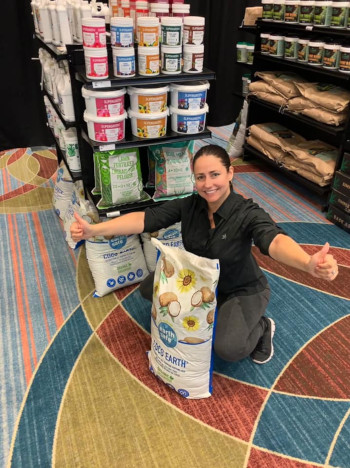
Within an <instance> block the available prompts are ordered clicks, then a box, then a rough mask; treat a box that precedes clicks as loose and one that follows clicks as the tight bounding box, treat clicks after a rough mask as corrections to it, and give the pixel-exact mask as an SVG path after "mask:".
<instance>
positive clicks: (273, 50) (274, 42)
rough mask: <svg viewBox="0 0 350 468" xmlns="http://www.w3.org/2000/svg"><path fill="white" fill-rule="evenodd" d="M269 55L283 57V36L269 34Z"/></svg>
mask: <svg viewBox="0 0 350 468" xmlns="http://www.w3.org/2000/svg"><path fill="white" fill-rule="evenodd" d="M270 55H272V56H274V57H283V55H284V36H277V35H275V34H270Z"/></svg>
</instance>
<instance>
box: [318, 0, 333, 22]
mask: <svg viewBox="0 0 350 468" xmlns="http://www.w3.org/2000/svg"><path fill="white" fill-rule="evenodd" d="M332 4H333V2H332V1H323V2H318V1H316V2H315V15H314V25H315V26H330V24H331V18H332Z"/></svg>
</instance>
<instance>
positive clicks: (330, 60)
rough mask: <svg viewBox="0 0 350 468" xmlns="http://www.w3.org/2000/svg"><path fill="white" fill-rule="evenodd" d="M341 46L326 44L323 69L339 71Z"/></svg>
mask: <svg viewBox="0 0 350 468" xmlns="http://www.w3.org/2000/svg"><path fill="white" fill-rule="evenodd" d="M339 59H340V45H339V44H325V45H324V52H323V68H328V69H329V70H337V69H338V68H339Z"/></svg>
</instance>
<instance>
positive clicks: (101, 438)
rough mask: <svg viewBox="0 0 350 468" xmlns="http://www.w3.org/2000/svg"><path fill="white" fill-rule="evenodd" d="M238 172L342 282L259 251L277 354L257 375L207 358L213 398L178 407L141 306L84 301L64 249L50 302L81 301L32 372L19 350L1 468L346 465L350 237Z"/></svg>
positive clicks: (85, 287) (79, 271)
mask: <svg viewBox="0 0 350 468" xmlns="http://www.w3.org/2000/svg"><path fill="white" fill-rule="evenodd" d="M245 169H246V170H244V166H242V167H241V170H240V171H236V176H235V184H236V187H237V191H239V192H240V193H243V194H244V195H245V196H248V197H250V196H252V197H254V199H257V198H259V203H261V204H265V205H266V207H267V209H268V210H269V211H270V212H271V213H272V215H273V217H274V219H276V220H277V221H278V222H279V224H280V225H281V226H282V227H283V228H284V229H285V230H286V232H288V233H289V234H291V235H292V236H293V237H294V238H295V239H296V240H297V241H298V242H301V243H302V244H304V247H305V249H306V250H308V251H309V252H310V253H312V252H314V251H315V250H316V249H317V248H319V246H321V245H323V244H324V242H326V241H329V242H330V244H331V252H332V254H333V255H334V256H335V257H336V258H337V260H338V262H339V265H340V274H339V276H338V278H337V279H336V280H335V281H334V282H333V283H332V284H330V283H328V282H325V281H324V282H323V281H319V280H316V279H313V278H311V279H310V278H309V277H307V275H304V274H303V273H300V272H298V271H296V270H293V269H291V268H286V267H283V266H281V265H279V264H277V263H276V262H274V261H273V260H272V259H270V258H267V257H264V256H262V255H261V254H259V252H258V251H256V250H254V254H255V255H256V257H257V259H258V261H259V263H260V265H261V266H262V268H263V269H264V271H265V272H266V275H267V277H268V280H269V283H270V285H271V289H272V296H271V301H270V304H269V307H268V315H269V316H271V317H272V318H273V319H274V320H275V322H276V327H277V330H276V335H275V339H274V345H275V356H274V358H273V359H272V360H271V361H270V362H269V363H268V364H266V365H264V366H257V365H255V364H254V363H252V362H251V361H250V360H249V359H245V360H243V361H241V362H239V363H227V362H224V361H222V360H220V359H218V358H215V365H214V376H213V395H212V397H210V398H208V399H202V400H186V399H184V398H182V397H181V396H180V395H178V394H177V393H175V392H174V391H172V390H170V389H169V388H168V387H167V386H165V385H164V384H163V383H162V382H160V381H159V380H157V379H156V378H155V377H154V375H153V374H152V373H151V372H150V371H149V370H148V358H147V356H146V352H147V351H148V350H149V349H150V341H151V340H150V305H149V304H148V303H147V301H145V300H144V299H143V298H142V297H141V296H140V294H139V291H138V286H137V285H134V286H130V287H127V288H124V289H121V290H119V291H116V292H115V293H112V294H110V295H108V296H105V297H103V298H100V299H96V298H93V297H92V294H93V292H94V283H93V279H92V277H91V274H90V271H89V268H88V264H87V260H86V255H85V247H84V246H82V247H80V249H79V253H78V258H77V263H76V265H75V256H74V255H71V253H70V252H68V248H66V251H67V252H68V254H67V255H68V257H67V258H69V259H70V260H71V266H72V265H73V267H74V268H73V269H75V268H76V271H75V274H76V276H75V278H72V277H71V276H69V275H67V271H68V272H69V271H72V268H71V267H70V268H67V270H66V271H65V274H66V275H67V276H68V278H67V281H66V282H65V287H66V288H68V289H67V290H66V291H65V292H63V291H61V292H60V294H57V296H58V297H59V298H60V299H61V296H68V295H70V294H71V291H70V290H69V288H72V285H70V284H69V283H70V282H71V283H73V287H74V288H75V287H77V293H78V296H76V295H74V293H72V295H70V297H71V298H72V299H71V300H70V302H69V303H67V304H65V307H63V309H64V312H63V310H62V312H61V313H60V314H58V316H56V318H55V316H54V314H53V317H52V318H51V319H50V320H48V323H49V324H50V326H49V327H48V328H47V332H46V335H47V336H46V338H45V339H42V346H41V348H40V349H37V350H36V360H35V361H33V349H34V348H33V347H32V348H31V347H30V346H29V345H28V350H29V351H30V350H32V351H31V352H29V356H30V358H31V359H32V361H33V362H32V364H31V366H29V367H27V371H26V372H25V366H24V365H23V364H21V363H20V361H21V359H20V356H19V357H18V362H17V367H18V372H19V374H21V375H23V382H22V386H21V390H19V391H18V395H19V394H20V393H21V392H22V399H21V404H20V407H19V406H17V408H16V410H17V413H18V414H17V419H16V421H14V422H13V424H12V426H13V427H12V431H11V432H12V438H11V441H8V447H7V453H9V456H8V459H7V460H8V462H7V464H8V466H9V467H16V468H17V467H23V468H30V467H33V468H34V467H35V468H37V467H49V466H54V467H60V468H61V467H69V468H73V467H97V466H100V467H136V466H141V467H157V466H158V467H175V466H189V467H208V468H209V467H213V466H218V467H226V466H229V467H234V468H236V467H237V468H256V467H259V468H260V467H261V468H265V467H266V468H271V467H272V468H281V467H282V468H306V467H307V468H313V467H326V466H327V467H341V468H349V467H350V365H349V363H350V314H349V312H350V289H349V284H350V250H349V246H350V245H349V235H348V234H347V233H345V232H344V231H342V230H341V229H339V228H338V227H336V226H334V225H333V224H330V223H328V221H326V220H325V218H324V216H323V215H322V213H320V211H319V210H317V209H316V208H315V207H313V206H312V205H311V204H310V203H309V202H307V201H306V200H305V199H303V198H302V197H301V196H300V195H299V194H298V193H297V192H293V191H291V192H290V193H289V194H288V192H287V190H286V188H285V186H283V184H279V182H278V180H277V179H274V178H273V177H272V176H271V177H270V175H269V174H268V173H263V172H261V170H260V169H259V168H256V167H255V166H250V165H247V166H246V167H245ZM253 181H254V184H253V183H252V182H253ZM46 183H48V184H50V183H51V182H48V181H46V182H44V185H45V184H46ZM24 185H25V184H24ZM268 187H270V189H268ZM43 188H45V187H43ZM257 201H258V200H257ZM43 213H45V215H46V216H49V213H51V211H47V210H45V208H44V210H43ZM43 213H42V214H43ZM36 214H38V213H36ZM0 219H1V218H0ZM53 219H54V218H52V220H51V221H53ZM41 222H44V221H43V220H41ZM3 224H4V226H3V227H4V229H8V226H6V225H5V223H3ZM23 226H25V223H24V224H23ZM58 227H59V225H58ZM23 228H24V227H23ZM56 228H57V226H56ZM60 234H61V236H62V233H60ZM55 240H56V241H58V237H57V238H56V239H55ZM46 242H47V240H46ZM32 248H34V247H32ZM63 250H64V249H62V252H63ZM34 251H35V249H34ZM64 256H65V254H64V255H63V257H64ZM67 263H68V262H67ZM55 275H56V272H55ZM24 277H25V275H24V276H23V278H24ZM55 278H56V276H55ZM75 281H76V284H75ZM58 302H59V301H58ZM57 304H58V303H57ZM43 308H45V307H43ZM46 308H47V309H50V308H52V309H53V310H56V306H55V307H53V306H52V304H51V305H50V304H49V303H47V305H46ZM23 320H24V319H23ZM24 321H25V320H24ZM18 327H19V328H20V325H18ZM55 327H56V329H55ZM35 330H36V326H33V333H34V334H35V333H36V332H35ZM43 330H44V328H43ZM43 330H41V332H42V333H43ZM49 330H51V332H50V333H49ZM39 331H40V330H39ZM39 331H38V332H37V334H38V337H39V335H40V333H39ZM23 333H24V331H23ZM2 336H4V335H2ZM38 337H37V339H34V338H33V343H34V342H36V341H37V340H38V341H39V342H40V339H39V338H38ZM29 343H30V340H29ZM3 348H4V349H5V348H6V347H5V345H4V344H3ZM18 349H19V345H18V346H17V350H18ZM35 349H36V348H35ZM8 357H10V355H9V356H8ZM11 359H13V358H12V357H11ZM31 359H29V363H31ZM28 365H29V364H28ZM2 382H4V381H3V380H2ZM9 391H10V390H9V389H8V392H9ZM17 400H18V398H17ZM5 445H6V444H5V443H4V444H3V446H5Z"/></svg>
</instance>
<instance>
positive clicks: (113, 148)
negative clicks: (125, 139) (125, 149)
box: [99, 143, 115, 151]
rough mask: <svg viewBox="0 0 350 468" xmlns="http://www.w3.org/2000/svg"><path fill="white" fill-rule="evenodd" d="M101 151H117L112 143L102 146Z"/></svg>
mask: <svg viewBox="0 0 350 468" xmlns="http://www.w3.org/2000/svg"><path fill="white" fill-rule="evenodd" d="M99 150H100V151H111V150H115V144H114V143H112V144H111V145H102V146H100V147H99Z"/></svg>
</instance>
